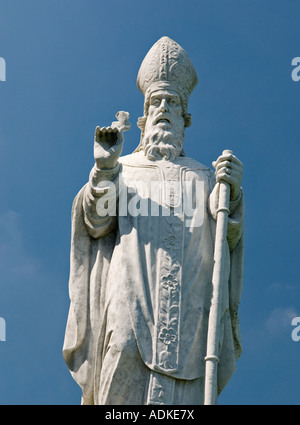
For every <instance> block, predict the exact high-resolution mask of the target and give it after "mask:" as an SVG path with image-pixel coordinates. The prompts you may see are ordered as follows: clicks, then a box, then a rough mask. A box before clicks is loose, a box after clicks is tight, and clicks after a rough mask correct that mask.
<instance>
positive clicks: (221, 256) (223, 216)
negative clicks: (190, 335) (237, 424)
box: [204, 150, 232, 405]
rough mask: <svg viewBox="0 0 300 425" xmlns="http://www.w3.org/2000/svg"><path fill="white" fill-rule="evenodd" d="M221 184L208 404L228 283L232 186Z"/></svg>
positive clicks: (214, 393) (213, 393)
mask: <svg viewBox="0 0 300 425" xmlns="http://www.w3.org/2000/svg"><path fill="white" fill-rule="evenodd" d="M227 153H232V152H231V151H229V150H225V151H223V154H227ZM219 184H220V190H219V204H218V210H217V223H216V237H215V250H214V268H213V276H212V299H211V306H210V312H209V320H208V334H207V351H206V357H205V388H204V404H205V405H214V404H217V398H218V388H217V386H218V363H219V343H220V319H221V306H222V288H223V287H224V285H225V284H226V283H227V282H225V281H224V278H225V267H226V263H225V260H226V255H225V249H226V244H227V222H228V214H229V200H230V186H229V184H228V183H227V182H225V181H221V182H220V183H219Z"/></svg>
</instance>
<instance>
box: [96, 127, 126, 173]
mask: <svg viewBox="0 0 300 425" xmlns="http://www.w3.org/2000/svg"><path fill="white" fill-rule="evenodd" d="M123 142H124V136H123V132H122V131H119V130H118V129H117V128H115V127H114V128H112V127H101V128H100V127H96V131H95V139H94V157H95V162H96V166H97V168H99V169H101V170H108V169H111V168H114V167H115V166H116V164H117V161H118V159H119V158H120V156H121V153H122V149H123Z"/></svg>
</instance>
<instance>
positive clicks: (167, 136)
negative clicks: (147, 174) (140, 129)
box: [142, 128, 184, 161]
mask: <svg viewBox="0 0 300 425" xmlns="http://www.w3.org/2000/svg"><path fill="white" fill-rule="evenodd" d="M183 141H184V131H182V132H178V131H177V132H173V131H170V130H164V129H162V128H154V129H153V128H151V129H149V130H148V131H145V134H144V137H143V141H142V145H143V150H144V155H145V156H146V157H147V158H148V159H150V160H151V161H155V160H157V159H162V158H164V159H166V160H168V161H174V160H175V159H176V158H177V157H178V156H179V155H180V154H181V153H182V145H183Z"/></svg>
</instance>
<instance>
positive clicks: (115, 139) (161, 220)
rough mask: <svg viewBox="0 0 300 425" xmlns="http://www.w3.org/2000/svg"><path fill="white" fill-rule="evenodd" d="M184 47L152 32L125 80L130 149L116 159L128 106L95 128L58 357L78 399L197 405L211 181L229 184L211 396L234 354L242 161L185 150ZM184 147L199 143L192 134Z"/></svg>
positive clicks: (190, 76) (212, 214) (212, 228)
mask: <svg viewBox="0 0 300 425" xmlns="http://www.w3.org/2000/svg"><path fill="white" fill-rule="evenodd" d="M197 81H198V80H197V75H196V72H195V69H194V67H193V65H192V63H191V61H190V59H189V57H188V55H187V54H186V52H185V50H184V49H183V48H182V47H181V46H180V45H179V44H177V43H176V42H175V41H173V40H172V39H170V38H169V37H162V38H161V39H159V40H158V41H157V42H156V43H155V44H154V45H153V47H152V48H151V49H150V50H149V52H148V53H147V55H146V57H145V59H144V60H143V62H142V64H141V67H140V70H139V72H138V77H137V86H138V88H139V90H140V91H141V92H142V93H143V95H144V114H143V117H142V118H139V120H138V126H139V128H140V129H141V138H140V142H139V144H138V146H137V148H136V150H135V151H134V152H133V153H132V154H130V155H126V156H121V153H122V147H123V142H124V135H123V133H124V131H125V130H128V128H129V127H130V124H129V122H128V114H127V113H126V112H122V111H121V112H119V113H118V114H117V118H118V121H117V122H114V123H113V124H111V125H110V126H108V127H101V128H100V127H97V128H96V132H95V138H94V157H95V164H94V166H93V168H92V170H91V172H90V175H89V180H88V182H87V183H86V185H85V186H84V187H83V188H82V189H81V190H80V191H79V193H78V195H77V196H76V198H75V200H74V203H73V208H72V240H71V259H70V261H71V264H70V280H69V293H70V310H69V315H68V320H67V326H66V333H65V341H64V347H63V356H64V359H65V361H66V363H67V365H68V368H69V369H70V372H71V374H72V376H73V378H74V379H75V381H76V382H77V383H78V385H79V386H80V387H81V390H82V403H83V404H98V405H118V404H119V405H125V404H134V405H142V404H158V405H183V404H190V405H192V404H194V405H197V404H203V403H204V381H205V356H206V347H207V333H208V319H209V312H210V306H211V298H212V273H213V267H214V241H215V233H216V216H217V211H218V194H219V188H220V182H222V181H223V182H224V181H225V182H226V183H227V184H228V185H229V187H230V203H229V216H228V227H227V239H226V247H225V248H226V249H225V251H224V252H225V253H224V255H225V257H224V258H225V262H226V266H225V269H224V276H223V278H224V280H225V282H226V284H225V285H224V288H223V293H222V300H221V317H220V324H219V326H220V329H219V333H218V334H219V344H218V347H219V358H218V359H219V363H218V382H217V386H218V393H220V392H221V391H222V389H223V388H224V387H225V385H226V383H227V382H228V380H229V379H230V377H231V376H232V373H233V372H234V370H235V367H236V361H237V359H238V358H239V356H240V353H241V341H240V327H239V313H238V309H239V303H240V297H241V289H242V276H243V220H244V197H243V191H242V188H241V179H242V171H243V166H242V163H241V162H240V160H239V159H238V158H237V157H236V156H235V155H233V154H232V153H230V152H229V153H223V154H221V155H220V156H219V158H218V159H217V160H216V161H214V162H213V167H214V170H212V169H211V168H209V167H207V166H205V165H202V164H201V163H200V162H198V161H196V160H195V159H192V158H189V157H187V156H186V155H185V153H184V150H183V142H184V136H185V128H186V127H188V126H190V125H191V115H190V114H188V112H187V108H188V99H189V96H190V94H191V93H192V91H193V89H194V88H195V86H196V84H197ZM193 143H197V144H199V143H201V142H200V141H199V140H194V141H193Z"/></svg>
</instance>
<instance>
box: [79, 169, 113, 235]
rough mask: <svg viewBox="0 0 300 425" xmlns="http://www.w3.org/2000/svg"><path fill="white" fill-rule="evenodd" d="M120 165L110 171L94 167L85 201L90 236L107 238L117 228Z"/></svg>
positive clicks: (84, 209) (87, 186)
mask: <svg viewBox="0 0 300 425" xmlns="http://www.w3.org/2000/svg"><path fill="white" fill-rule="evenodd" d="M119 171H120V164H119V163H118V164H117V165H116V167H115V168H112V169H109V170H100V169H98V168H96V166H94V167H93V168H92V170H91V172H90V177H89V182H88V184H87V185H86V187H85V193H84V199H83V211H84V222H85V225H86V228H87V231H88V233H89V235H90V236H91V237H92V238H94V239H97V238H101V237H104V236H107V235H108V234H109V233H111V232H112V231H113V230H115V228H116V227H117V223H118V220H117V200H118V192H119Z"/></svg>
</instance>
